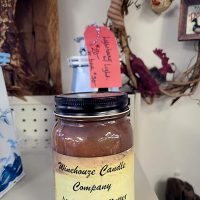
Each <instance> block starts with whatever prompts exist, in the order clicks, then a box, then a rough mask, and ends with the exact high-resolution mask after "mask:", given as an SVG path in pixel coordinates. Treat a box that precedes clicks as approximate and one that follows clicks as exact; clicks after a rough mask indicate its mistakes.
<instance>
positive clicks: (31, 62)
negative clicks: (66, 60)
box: [0, 0, 61, 98]
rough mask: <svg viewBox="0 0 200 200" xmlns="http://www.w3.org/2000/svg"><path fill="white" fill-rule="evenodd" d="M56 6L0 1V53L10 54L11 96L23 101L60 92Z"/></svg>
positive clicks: (31, 1) (32, 1) (20, 0)
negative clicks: (33, 96)
mask: <svg viewBox="0 0 200 200" xmlns="http://www.w3.org/2000/svg"><path fill="white" fill-rule="evenodd" d="M56 3H57V1H48V0H44V1H40V0H28V1H27V0H1V1H0V30H1V31H0V51H2V52H6V53H10V54H11V62H10V64H8V65H7V66H6V67H5V68H4V77H5V81H6V87H7V91H8V93H9V95H12V96H18V97H20V98H23V96H24V95H51V94H58V93H60V92H61V72H60V58H59V56H60V55H59V45H58V22H57V21H58V20H57V5H56ZM42 9H43V10H42Z"/></svg>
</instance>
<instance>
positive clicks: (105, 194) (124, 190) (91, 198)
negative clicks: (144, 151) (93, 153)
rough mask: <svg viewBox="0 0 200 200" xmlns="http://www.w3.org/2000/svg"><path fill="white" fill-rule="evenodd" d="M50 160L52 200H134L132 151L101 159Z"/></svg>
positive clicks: (61, 156)
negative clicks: (53, 175)
mask: <svg viewBox="0 0 200 200" xmlns="http://www.w3.org/2000/svg"><path fill="white" fill-rule="evenodd" d="M54 157H55V186H56V200H134V184H133V183H134V158H133V149H130V150H128V151H125V152H122V153H120V154H116V155H112V156H105V157H94V158H78V157H70V156H65V155H62V154H59V153H57V152H54Z"/></svg>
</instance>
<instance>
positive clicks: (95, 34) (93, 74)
mask: <svg viewBox="0 0 200 200" xmlns="http://www.w3.org/2000/svg"><path fill="white" fill-rule="evenodd" d="M84 37H85V43H86V47H87V51H88V60H89V66H90V82H91V87H92V88H111V87H121V85H122V81H121V70H120V61H119V52H118V48H117V41H116V38H115V36H114V34H113V32H111V31H110V30H109V29H108V28H107V27H104V26H102V27H97V26H88V27H87V29H86V31H85V33H84Z"/></svg>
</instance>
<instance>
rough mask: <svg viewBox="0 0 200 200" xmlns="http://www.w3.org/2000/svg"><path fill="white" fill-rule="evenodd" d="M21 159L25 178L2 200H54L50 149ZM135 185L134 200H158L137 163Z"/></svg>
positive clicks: (29, 154) (27, 154)
mask: <svg viewBox="0 0 200 200" xmlns="http://www.w3.org/2000/svg"><path fill="white" fill-rule="evenodd" d="M22 159H23V163H24V169H25V173H26V176H25V177H24V178H23V179H22V180H21V181H20V182H19V183H18V184H17V185H16V186H14V188H13V189H12V190H11V191H10V192H8V193H7V194H6V195H5V196H4V197H3V198H2V200H13V199H17V200H18V199H20V200H41V199H43V200H54V180H53V169H52V166H53V165H52V151H51V149H50V148H49V149H46V150H42V151H41V150H31V151H29V152H26V153H23V155H22ZM135 183H136V198H135V199H136V200H147V199H148V200H158V199H157V197H156V195H155V193H154V192H153V190H152V188H151V187H150V185H149V183H148V181H147V179H146V177H145V175H144V173H143V170H142V168H141V166H140V164H139V163H138V162H137V161H136V162H135ZM83 200H85V199H83Z"/></svg>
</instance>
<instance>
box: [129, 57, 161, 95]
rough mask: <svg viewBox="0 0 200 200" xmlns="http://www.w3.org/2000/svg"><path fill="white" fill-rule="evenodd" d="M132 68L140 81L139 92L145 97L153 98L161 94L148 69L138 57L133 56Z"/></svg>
mask: <svg viewBox="0 0 200 200" xmlns="http://www.w3.org/2000/svg"><path fill="white" fill-rule="evenodd" d="M131 57H132V61H131V68H132V70H133V71H134V73H135V75H136V77H137V79H138V88H137V89H138V91H139V92H141V94H143V95H144V96H145V95H146V96H150V97H153V96H155V95H156V94H159V86H158V84H157V82H156V81H155V80H154V78H153V77H152V75H151V74H150V72H149V70H148V68H147V67H146V65H145V64H144V62H143V61H142V59H140V58H138V57H137V56H136V55H134V54H132V56H131Z"/></svg>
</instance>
